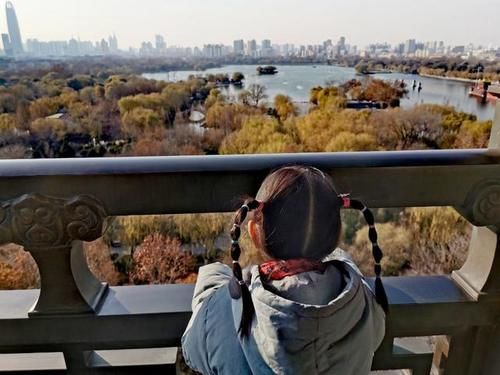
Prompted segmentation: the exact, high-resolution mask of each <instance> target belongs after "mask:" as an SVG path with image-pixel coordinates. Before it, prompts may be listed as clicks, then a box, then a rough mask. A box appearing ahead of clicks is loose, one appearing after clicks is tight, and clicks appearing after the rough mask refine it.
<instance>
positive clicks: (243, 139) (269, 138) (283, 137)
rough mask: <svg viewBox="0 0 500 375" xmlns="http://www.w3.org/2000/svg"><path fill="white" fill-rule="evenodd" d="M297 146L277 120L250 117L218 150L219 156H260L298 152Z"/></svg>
mask: <svg viewBox="0 0 500 375" xmlns="http://www.w3.org/2000/svg"><path fill="white" fill-rule="evenodd" d="M300 149H301V148H300V147H299V145H298V144H297V143H296V141H295V139H294V137H293V136H292V135H291V134H290V133H289V131H288V129H287V128H286V127H285V126H284V125H283V124H281V123H280V122H279V121H278V120H277V119H275V118H271V117H268V116H252V117H249V118H248V119H247V120H246V121H245V122H244V124H243V126H242V128H241V130H239V131H237V132H234V133H232V134H231V135H229V136H228V137H227V138H226V139H225V140H224V141H223V142H222V146H221V148H220V150H219V151H220V153H221V154H262V153H283V152H299V151H300Z"/></svg>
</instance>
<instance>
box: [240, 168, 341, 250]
mask: <svg viewBox="0 0 500 375" xmlns="http://www.w3.org/2000/svg"><path fill="white" fill-rule="evenodd" d="M255 199H256V200H257V201H258V202H262V205H261V206H260V208H258V209H256V210H254V211H253V212H252V215H251V216H250V220H249V222H248V232H249V234H250V237H251V238H252V240H253V242H254V244H255V245H256V247H257V248H259V249H260V250H262V251H264V252H265V253H266V254H267V255H268V256H270V257H271V258H276V259H293V258H306V259H313V260H321V259H323V258H324V257H325V256H327V255H328V254H330V253H331V252H332V251H333V249H335V248H336V246H337V244H338V241H339V235H340V208H341V200H340V199H339V198H338V194H337V193H336V192H335V189H334V187H333V184H332V182H331V180H330V179H329V178H328V177H327V176H326V175H325V174H324V173H323V172H321V171H320V170H319V169H316V168H311V167H303V166H290V167H284V168H281V169H279V170H277V171H275V172H273V173H271V174H270V175H269V176H267V178H266V179H265V180H264V182H263V183H262V186H261V187H260V189H259V191H258V193H257V196H256V197H255Z"/></svg>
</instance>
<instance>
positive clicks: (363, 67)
mask: <svg viewBox="0 0 500 375" xmlns="http://www.w3.org/2000/svg"><path fill="white" fill-rule="evenodd" d="M354 69H356V72H357V73H359V74H368V73H369V68H368V65H367V64H365V63H363V62H360V63H359V64H357V65H356V66H355V67H354Z"/></svg>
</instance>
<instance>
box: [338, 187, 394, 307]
mask: <svg viewBox="0 0 500 375" xmlns="http://www.w3.org/2000/svg"><path fill="white" fill-rule="evenodd" d="M340 198H341V199H342V201H343V206H344V207H345V208H353V209H356V210H359V211H361V213H362V214H363V216H364V218H365V221H366V223H367V224H368V238H369V239H370V242H371V243H372V255H373V259H374V260H375V266H374V270H375V299H376V300H377V302H378V304H379V305H380V306H381V307H382V309H384V311H385V312H386V313H387V312H388V311H389V302H388V300H387V294H386V293H385V289H384V285H383V284H382V279H381V274H382V266H381V264H380V262H381V261H382V257H383V256H384V254H383V253H382V249H381V248H380V246H379V245H378V235H377V230H376V229H375V219H374V217H373V213H372V212H371V211H370V209H369V208H368V207H366V206H365V205H364V204H363V203H362V202H361V201H359V200H356V199H349V198H346V196H345V195H341V196H340Z"/></svg>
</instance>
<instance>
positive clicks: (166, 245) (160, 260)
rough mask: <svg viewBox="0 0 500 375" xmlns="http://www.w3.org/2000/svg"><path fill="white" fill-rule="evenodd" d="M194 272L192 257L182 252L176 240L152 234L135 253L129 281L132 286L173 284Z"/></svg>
mask: <svg viewBox="0 0 500 375" xmlns="http://www.w3.org/2000/svg"><path fill="white" fill-rule="evenodd" d="M194 270H195V259H194V257H193V256H192V255H191V254H189V253H187V252H185V251H183V250H182V248H181V243H180V241H179V240H178V239H175V238H169V237H165V236H162V235H160V234H153V235H150V236H148V237H146V238H145V239H144V242H143V243H142V244H141V246H140V247H139V248H138V249H137V250H136V251H135V253H134V256H133V267H132V271H131V272H130V280H131V282H133V283H134V284H173V283H175V282H176V281H177V280H179V279H182V278H185V277H187V276H188V275H189V274H191V273H193V272H194Z"/></svg>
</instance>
